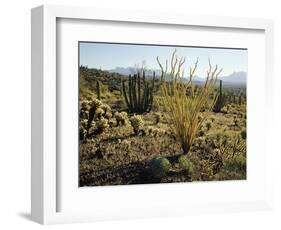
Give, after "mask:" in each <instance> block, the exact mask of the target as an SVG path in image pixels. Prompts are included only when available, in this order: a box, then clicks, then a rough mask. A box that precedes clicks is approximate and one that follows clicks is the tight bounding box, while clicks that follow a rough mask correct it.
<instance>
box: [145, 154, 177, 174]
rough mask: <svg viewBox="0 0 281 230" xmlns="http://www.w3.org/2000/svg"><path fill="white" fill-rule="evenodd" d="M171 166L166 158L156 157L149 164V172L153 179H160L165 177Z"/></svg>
mask: <svg viewBox="0 0 281 230" xmlns="http://www.w3.org/2000/svg"><path fill="white" fill-rule="evenodd" d="M171 167H172V165H171V163H170V162H169V160H168V159H167V158H164V157H156V158H154V159H152V160H151V162H150V163H149V172H150V173H151V176H152V177H154V178H155V179H162V178H163V177H165V176H166V175H167V174H168V172H169V170H170V169H171Z"/></svg>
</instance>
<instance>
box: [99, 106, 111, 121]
mask: <svg viewBox="0 0 281 230" xmlns="http://www.w3.org/2000/svg"><path fill="white" fill-rule="evenodd" d="M101 109H102V110H103V111H104V114H103V117H104V118H106V119H107V120H109V119H110V118H111V117H112V113H111V108H110V106H109V105H107V104H102V106H101Z"/></svg>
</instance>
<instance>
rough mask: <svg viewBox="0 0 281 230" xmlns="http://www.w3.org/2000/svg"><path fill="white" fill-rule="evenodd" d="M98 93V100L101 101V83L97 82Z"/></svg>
mask: <svg viewBox="0 0 281 230" xmlns="http://www.w3.org/2000/svg"><path fill="white" fill-rule="evenodd" d="M96 91H97V98H98V100H100V97H101V89H100V82H99V81H97V84H96Z"/></svg>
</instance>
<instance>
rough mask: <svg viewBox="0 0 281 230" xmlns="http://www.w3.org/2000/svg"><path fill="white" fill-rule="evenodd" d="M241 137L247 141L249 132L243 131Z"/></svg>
mask: <svg viewBox="0 0 281 230" xmlns="http://www.w3.org/2000/svg"><path fill="white" fill-rule="evenodd" d="M241 137H242V139H244V140H246V138H247V131H246V129H243V130H242V131H241Z"/></svg>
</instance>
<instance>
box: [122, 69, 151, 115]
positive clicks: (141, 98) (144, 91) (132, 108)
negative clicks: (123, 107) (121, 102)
mask: <svg viewBox="0 0 281 230" xmlns="http://www.w3.org/2000/svg"><path fill="white" fill-rule="evenodd" d="M154 81H155V73H154V72H153V79H152V83H151V84H149V82H148V81H146V79H145V72H144V71H143V74H142V79H141V76H140V73H138V74H135V75H133V76H131V75H129V80H128V86H126V83H125V81H123V82H122V91H123V97H124V99H125V102H126V104H127V107H128V110H129V112H130V113H144V112H149V111H150V110H151V108H152V103H153V89H154Z"/></svg>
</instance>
